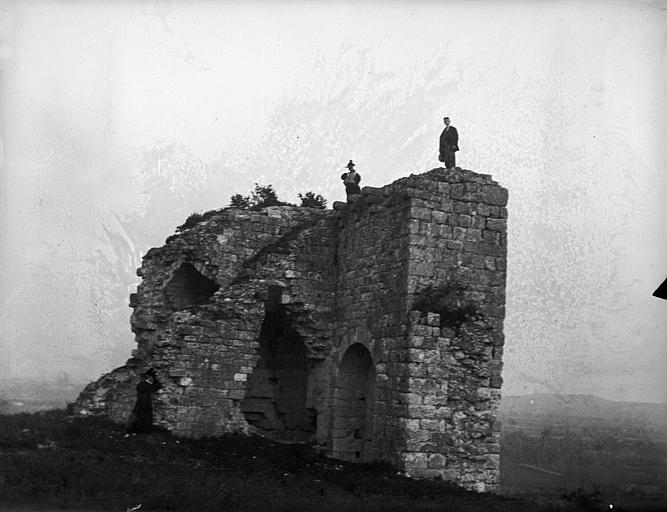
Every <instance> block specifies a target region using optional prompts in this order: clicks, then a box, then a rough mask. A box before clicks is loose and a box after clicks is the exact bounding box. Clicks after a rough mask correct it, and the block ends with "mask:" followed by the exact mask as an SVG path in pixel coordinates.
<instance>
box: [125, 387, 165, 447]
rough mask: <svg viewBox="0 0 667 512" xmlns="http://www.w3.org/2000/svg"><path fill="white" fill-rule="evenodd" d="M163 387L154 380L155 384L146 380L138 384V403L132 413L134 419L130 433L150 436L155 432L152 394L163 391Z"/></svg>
mask: <svg viewBox="0 0 667 512" xmlns="http://www.w3.org/2000/svg"><path fill="white" fill-rule="evenodd" d="M161 388H162V385H161V384H160V383H159V382H158V381H157V379H154V382H152V383H151V382H148V381H146V380H144V381H142V382H140V383H139V384H137V403H136V405H135V406H134V410H133V411H132V414H133V418H132V420H133V421H131V423H130V425H129V428H128V431H129V432H135V433H144V434H148V433H150V432H151V431H152V430H153V399H152V397H151V394H153V393H155V392H156V391H157V390H159V389H161Z"/></svg>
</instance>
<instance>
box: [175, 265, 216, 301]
mask: <svg viewBox="0 0 667 512" xmlns="http://www.w3.org/2000/svg"><path fill="white" fill-rule="evenodd" d="M218 288H220V287H219V285H218V284H217V283H216V282H215V281H213V280H211V279H209V278H208V277H206V276H205V275H203V274H202V273H201V272H199V271H198V270H197V269H196V268H195V267H193V266H192V265H191V264H190V263H183V264H182V265H181V266H180V267H178V269H176V272H174V275H173V276H172V278H171V280H170V281H169V283H168V284H167V287H166V288H165V293H166V294H167V297H168V299H169V302H170V303H171V305H172V306H173V308H174V309H176V310H179V309H185V308H188V307H191V306H200V305H202V304H206V303H207V302H208V299H210V298H211V296H212V295H213V294H214V293H215V292H216V291H218Z"/></svg>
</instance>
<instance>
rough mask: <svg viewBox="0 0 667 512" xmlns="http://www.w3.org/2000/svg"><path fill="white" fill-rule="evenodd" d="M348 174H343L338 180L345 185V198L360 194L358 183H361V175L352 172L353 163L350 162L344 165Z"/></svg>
mask: <svg viewBox="0 0 667 512" xmlns="http://www.w3.org/2000/svg"><path fill="white" fill-rule="evenodd" d="M346 167H347V168H348V172H344V173H343V174H342V175H341V177H340V179H341V180H343V183H344V184H345V192H346V193H347V197H350V196H351V195H355V194H361V189H360V188H359V182H360V181H361V175H360V174H359V173H358V172H357V171H355V170H354V162H353V161H352V160H350V162H349V163H348V164H347V165H346Z"/></svg>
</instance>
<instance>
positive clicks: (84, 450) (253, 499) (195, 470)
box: [0, 411, 578, 512]
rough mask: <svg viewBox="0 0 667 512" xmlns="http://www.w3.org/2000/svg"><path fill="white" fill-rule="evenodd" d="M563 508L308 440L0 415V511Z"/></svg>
mask: <svg viewBox="0 0 667 512" xmlns="http://www.w3.org/2000/svg"><path fill="white" fill-rule="evenodd" d="M138 505H141V508H140V509H137V510H141V511H142V512H143V511H167V510H183V511H185V510H193V511H194V510H196V511H203V510H220V511H262V512H268V511H290V512H296V511H302V510H303V511H307V510H317V511H318V512H328V511H383V512H390V511H399V510H400V511H402V510H410V511H436V510H437V511H450V510H451V511H457V512H468V511H498V512H500V511H502V512H504V511H517V512H522V511H525V512H537V511H544V512H547V511H566V510H578V509H577V508H576V507H575V506H574V505H573V504H572V503H567V502H559V503H548V502H544V503H536V502H534V501H524V500H518V499H507V498H503V497H500V496H496V495H488V494H476V493H472V492H467V491H465V490H462V489H461V488H458V487H456V486H453V485H451V484H447V483H444V482H441V481H424V480H421V481H420V480H412V479H409V478H406V477H405V476H402V475H400V474H398V473H397V472H396V470H395V469H392V468H390V467H388V466H385V465H359V464H348V463H342V462H340V461H336V460H333V459H329V458H326V457H324V456H323V455H321V454H319V453H317V452H316V451H314V450H313V449H312V448H310V447H308V446H290V445H282V444H278V443H273V442H271V441H268V440H266V439H263V438H259V437H246V436H241V435H230V436H226V437H223V438H218V439H200V440H184V439H177V438H174V437H172V436H171V435H169V434H168V433H166V432H157V433H154V434H152V435H150V436H130V437H125V433H124V432H123V430H122V428H121V427H119V426H117V425H113V424H111V423H109V422H106V421H104V420H101V419H97V418H79V417H71V416H68V415H67V414H66V413H65V411H46V412H41V413H35V414H20V415H15V416H0V510H12V509H14V510H26V509H27V508H28V507H29V508H30V509H38V510H62V509H64V510H87V511H98V510H99V511H101V510H114V511H122V512H124V511H126V510H129V509H131V508H133V507H136V506H138Z"/></svg>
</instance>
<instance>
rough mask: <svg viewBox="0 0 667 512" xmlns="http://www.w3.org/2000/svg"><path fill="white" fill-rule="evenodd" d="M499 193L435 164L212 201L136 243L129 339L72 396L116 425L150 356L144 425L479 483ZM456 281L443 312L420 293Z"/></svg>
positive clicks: (488, 470)
mask: <svg viewBox="0 0 667 512" xmlns="http://www.w3.org/2000/svg"><path fill="white" fill-rule="evenodd" d="M506 204H507V190H505V189H504V188H502V187H500V186H499V185H498V184H497V183H496V182H495V181H493V180H492V179H491V177H490V176H488V175H484V174H477V173H474V172H471V171H466V170H458V169H457V170H449V171H448V170H445V169H433V170H431V171H429V172H426V173H424V174H419V175H411V176H409V177H406V178H402V179H399V180H397V181H395V182H394V183H391V184H389V185H387V186H385V187H382V188H371V187H365V188H364V189H363V190H362V194H361V195H360V196H355V197H353V198H351V199H350V201H349V202H348V203H335V204H334V209H333V210H317V209H311V208H301V207H290V206H280V207H268V208H264V209H261V210H257V211H252V210H238V209H232V208H228V209H225V210H221V211H219V212H218V213H217V214H216V215H213V216H211V217H210V218H208V219H207V220H205V221H202V222H200V223H199V224H197V225H196V226H194V227H192V228H189V229H184V230H183V231H182V232H180V233H178V234H176V235H173V236H171V237H169V238H168V239H167V242H166V243H165V245H164V246H162V247H159V248H154V249H151V250H150V251H149V252H148V253H147V254H146V255H145V257H144V259H143V264H142V266H141V268H140V269H139V270H138V271H137V273H138V275H139V276H141V277H142V279H143V280H142V282H141V284H140V285H139V287H138V289H137V292H136V293H134V294H132V295H131V297H130V306H131V307H132V308H133V309H134V312H133V314H132V320H131V324H132V330H133V332H134V333H135V336H136V342H137V348H136V350H134V351H133V353H132V357H131V358H130V359H129V360H128V361H127V363H126V364H125V365H124V366H122V367H120V368H118V369H116V370H114V371H112V372H111V373H109V374H107V375H104V376H103V377H102V378H100V379H99V380H98V381H97V382H94V383H91V384H90V385H88V387H86V389H85V390H84V391H83V392H82V393H81V396H80V397H79V399H78V400H77V402H76V404H75V410H76V411H78V412H79V413H82V414H100V415H106V416H107V417H109V418H111V419H112V420H114V421H117V422H120V423H124V422H125V421H126V420H127V417H128V415H129V413H130V410H131V409H132V407H133V405H134V401H135V397H136V393H135V386H136V384H137V382H138V379H139V377H140V375H141V373H142V371H144V370H146V369H147V368H148V367H153V368H155V369H156V370H157V375H158V379H159V380H160V381H161V382H162V384H163V386H164V387H163V389H162V390H161V391H160V392H158V393H157V394H156V395H155V397H154V411H155V423H156V424H158V425H160V426H163V427H165V428H167V429H168V430H170V431H171V432H173V433H174V434H176V435H180V436H188V437H200V436H215V435H220V434H223V433H226V432H246V433H256V434H261V435H264V436H267V437H271V438H273V439H276V440H279V441H286V442H311V443H315V444H317V445H319V446H320V447H321V448H322V449H323V450H325V451H326V452H327V453H328V454H329V455H331V456H332V457H335V458H339V459H344V460H350V461H372V460H384V461H388V462H391V463H393V464H395V465H396V466H397V467H399V468H401V469H403V470H404V471H405V472H406V473H408V474H409V475H412V476H415V477H436V476H439V477H442V478H444V479H446V480H450V481H454V482H457V483H459V484H460V485H463V486H464V487H467V488H471V489H475V490H478V491H485V490H495V489H497V484H498V472H499V425H498V424H497V422H496V410H497V407H498V405H499V401H500V387H501V384H502V379H501V368H502V354H503V343H504V337H503V319H504V316H505V276H506V246H507V238H506V218H507V210H506V208H505V206H506ZM452 282H456V283H457V286H458V287H459V288H458V290H460V297H458V298H457V300H459V301H461V302H462V303H463V302H465V303H467V304H473V305H474V308H475V312H476V314H475V315H472V316H469V317H466V318H464V319H463V321H462V322H459V324H457V325H453V324H451V323H449V322H448V321H445V319H441V317H440V315H438V314H436V313H434V312H429V310H428V309H426V310H424V308H423V307H422V308H421V311H416V310H414V307H413V306H414V305H415V303H416V301H417V300H418V299H419V297H420V292H422V291H423V290H425V289H427V288H428V287H431V288H432V289H437V288H438V286H445V287H446V286H447V285H448V283H452Z"/></svg>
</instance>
